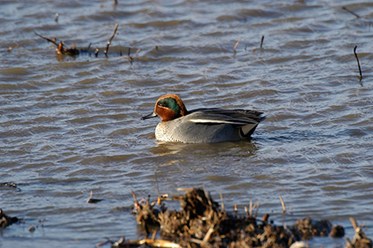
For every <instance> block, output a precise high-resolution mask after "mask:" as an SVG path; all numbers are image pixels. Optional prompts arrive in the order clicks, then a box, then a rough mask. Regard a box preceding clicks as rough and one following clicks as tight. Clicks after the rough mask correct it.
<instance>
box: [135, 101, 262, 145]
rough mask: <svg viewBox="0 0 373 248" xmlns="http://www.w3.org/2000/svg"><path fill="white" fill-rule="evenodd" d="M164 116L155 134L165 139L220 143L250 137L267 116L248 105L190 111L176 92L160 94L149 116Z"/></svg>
mask: <svg viewBox="0 0 373 248" xmlns="http://www.w3.org/2000/svg"><path fill="white" fill-rule="evenodd" d="M154 117H160V119H161V122H160V123H158V125H157V126H156V128H155V138H156V139H157V140H158V141H163V142H181V143H218V142H228V141H239V140H249V139H250V137H251V135H252V134H253V133H254V131H255V129H256V127H257V126H258V124H259V123H260V122H261V121H262V120H264V119H265V116H264V115H263V112H260V111H256V110H245V109H232V110H228V109H221V108H199V109H195V110H190V111H188V110H187V109H186V107H185V105H184V102H183V101H182V100H181V98H180V97H179V96H178V95H176V94H166V95H162V96H160V97H159V98H158V100H157V101H156V103H155V106H154V110H153V112H152V113H150V114H148V115H146V116H143V117H142V118H141V119H142V120H146V119H150V118H154Z"/></svg>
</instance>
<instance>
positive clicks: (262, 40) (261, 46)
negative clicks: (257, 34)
mask: <svg viewBox="0 0 373 248" xmlns="http://www.w3.org/2000/svg"><path fill="white" fill-rule="evenodd" d="M263 42H264V35H262V39H261V40H260V49H262V48H263Z"/></svg>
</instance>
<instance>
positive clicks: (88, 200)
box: [87, 190, 102, 203]
mask: <svg viewBox="0 0 373 248" xmlns="http://www.w3.org/2000/svg"><path fill="white" fill-rule="evenodd" d="M100 201H102V199H95V198H93V192H92V190H91V192H90V193H89V198H88V199H87V203H98V202H100Z"/></svg>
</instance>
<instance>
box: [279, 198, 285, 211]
mask: <svg viewBox="0 0 373 248" xmlns="http://www.w3.org/2000/svg"><path fill="white" fill-rule="evenodd" d="M278 197H279V198H280V202H281V207H282V213H283V214H285V213H286V205H285V202H284V199H282V196H280V195H279V196H278Z"/></svg>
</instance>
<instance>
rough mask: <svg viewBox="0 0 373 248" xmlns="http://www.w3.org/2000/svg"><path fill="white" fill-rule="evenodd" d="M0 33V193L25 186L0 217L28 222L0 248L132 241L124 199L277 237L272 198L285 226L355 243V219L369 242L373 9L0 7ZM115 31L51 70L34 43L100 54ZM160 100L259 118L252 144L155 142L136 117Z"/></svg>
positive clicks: (55, 61) (269, 4)
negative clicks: (201, 212)
mask: <svg viewBox="0 0 373 248" xmlns="http://www.w3.org/2000/svg"><path fill="white" fill-rule="evenodd" d="M344 6H345V7H347V8H348V9H349V10H351V11H353V12H355V13H356V14H358V15H359V16H360V17H359V18H357V17H355V16H354V15H352V14H350V13H349V12H347V11H346V10H344V9H342V7H344ZM56 13H58V20H57V22H56ZM0 20H1V23H2V24H1V28H0V49H1V51H0V56H1V63H0V183H3V182H15V183H16V184H17V186H18V188H19V189H18V190H16V189H14V188H12V187H4V186H3V187H0V208H2V209H4V211H5V212H6V213H7V214H9V215H11V216H17V217H19V218H23V223H21V224H15V225H12V226H10V227H9V228H7V229H5V230H2V231H1V232H0V247H14V246H18V247H50V246H52V247H57V246H61V244H63V246H64V247H93V246H94V245H95V244H96V243H97V242H100V241H102V240H105V237H109V238H111V239H113V240H114V239H117V238H119V237H120V236H122V235H125V236H126V237H128V238H133V239H134V238H137V237H138V235H139V231H138V230H137V228H136V223H135V219H134V217H133V216H132V215H131V213H130V212H131V211H130V209H131V204H132V197H131V191H132V190H133V191H135V192H136V193H137V195H138V196H143V197H146V196H147V195H148V194H151V195H153V196H155V195H156V194H157V193H158V192H159V193H177V191H176V189H177V188H178V187H193V186H203V187H205V188H206V189H208V190H209V191H211V193H212V195H213V196H215V198H216V199H219V193H222V194H223V197H224V201H225V205H226V206H228V207H229V206H232V205H233V204H235V203H237V204H238V205H239V207H241V208H242V209H243V206H245V205H248V204H249V202H250V199H251V200H253V201H257V202H259V203H260V209H259V213H261V214H264V213H270V214H271V218H272V219H273V220H274V221H276V222H278V223H279V224H281V222H282V220H283V219H282V216H281V204H280V201H279V195H281V196H282V197H283V199H284V201H285V203H286V206H287V209H288V212H289V214H288V215H287V216H286V219H285V221H286V222H287V223H293V222H294V220H295V219H297V218H302V217H306V216H310V217H312V218H316V219H320V218H328V219H330V220H331V221H332V222H333V223H334V224H341V225H344V226H345V227H346V231H347V236H349V237H351V236H352V234H353V230H352V228H351V227H350V226H351V225H350V223H349V220H348V218H349V217H350V216H353V217H355V218H356V219H357V220H358V221H359V223H361V224H364V225H365V226H366V233H367V234H368V235H369V236H370V237H372V236H373V231H372V230H373V217H372V213H373V169H372V164H373V162H372V161H373V126H372V122H373V90H372V89H373V82H372V75H373V70H372V64H373V54H372V50H373V42H372V38H373V3H372V2H371V1H229V2H228V1H187V0H179V1H121V0H119V4H118V5H114V4H113V1H103V0H101V1H36V0H30V1H7V0H3V1H1V2H0ZM115 23H118V24H119V30H118V33H117V35H116V37H115V38H114V39H113V43H112V47H111V48H110V49H111V51H112V53H111V54H110V53H109V57H108V58H105V56H103V54H102V52H101V54H99V56H98V57H97V58H96V57H94V56H92V55H91V56H90V55H89V54H81V55H80V56H78V57H76V58H71V57H66V58H59V57H57V56H56V55H55V53H54V49H55V48H54V46H53V45H52V44H51V43H48V42H46V41H44V40H42V39H40V38H39V37H37V36H36V35H35V34H34V31H36V32H38V33H40V34H42V35H45V36H48V37H57V38H58V39H60V40H63V41H64V42H65V44H66V45H73V44H76V46H77V47H79V48H87V47H88V45H89V44H90V43H92V45H91V47H92V48H96V47H98V48H104V47H105V46H106V42H107V40H108V39H109V37H110V36H111V34H112V32H113V29H114V26H115ZM263 35H264V37H265V38H264V43H263V47H262V49H260V40H261V37H262V36H263ZM237 41H238V43H237ZM236 43H237V44H236ZM235 45H236V47H235V51H234V46H235ZM355 45H357V46H358V48H357V52H358V55H359V58H360V62H361V67H362V70H363V77H364V78H363V80H362V81H361V82H359V79H358V68H357V63H356V60H355V57H354V55H353V48H354V46H355ZM128 47H131V48H132V49H131V56H133V57H134V62H133V63H132V64H131V63H129V61H128V57H127V49H126V48H128ZM139 49H140V50H139ZM101 51H102V50H101ZM120 52H122V56H120ZM136 52H137V53H136ZM164 93H177V94H179V95H181V97H182V98H183V99H184V101H185V104H186V106H187V108H189V109H193V108H200V107H223V108H253V109H257V110H261V111H263V112H265V113H266V115H267V119H266V120H265V121H264V122H263V123H262V124H260V126H259V127H258V129H257V131H256V133H255V134H254V135H253V140H252V141H251V142H238V143H221V144H212V145H207V144H203V145H198V144H197V145H186V144H161V143H158V142H156V141H155V140H154V128H155V125H156V124H157V122H158V120H155V119H152V120H147V121H141V120H140V117H141V116H143V115H146V114H148V113H149V112H150V111H151V110H152V108H153V104H154V101H155V100H156V98H157V97H158V96H160V95H162V94H164ZM90 191H93V194H94V197H96V198H101V199H104V201H102V202H99V203H97V204H88V203H87V202H86V199H87V198H88V196H89V192H90ZM242 211H243V210H242ZM30 226H35V227H36V229H35V231H34V232H30V231H29V227H30ZM313 242H314V243H313V244H315V246H319V245H323V246H331V247H338V246H340V245H341V244H343V240H328V239H320V240H316V241H313Z"/></svg>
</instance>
